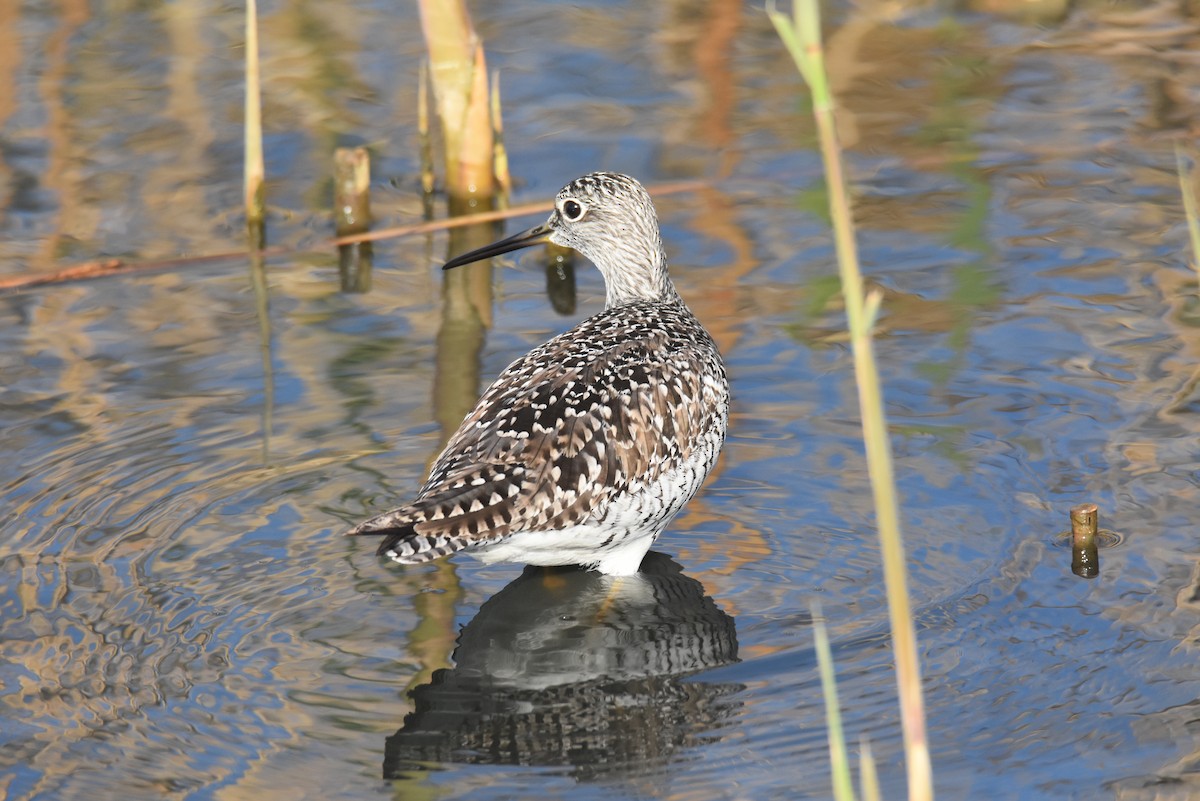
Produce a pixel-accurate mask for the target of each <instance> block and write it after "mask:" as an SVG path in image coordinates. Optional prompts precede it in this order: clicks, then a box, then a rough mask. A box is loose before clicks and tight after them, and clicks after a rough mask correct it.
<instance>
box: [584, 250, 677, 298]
mask: <svg viewBox="0 0 1200 801" xmlns="http://www.w3.org/2000/svg"><path fill="white" fill-rule="evenodd" d="M597 266H598V267H600V272H601V273H603V275H604V285H605V292H606V299H605V303H604V307H605V308H607V309H611V308H614V307H616V306H624V305H626V304H629V303H642V302H645V301H659V302H666V301H670V300H677V299H678V298H679V293H677V292H676V291H675V285H674V284H672V283H671V277H670V276H669V275H667V260H666V259H665V258H664V257H663V254H662V253H661V252H659V253H656V254H653V255H652V256H651V258H650V260H649V263H648V264H646V265H645V266H643V267H639V268H638V269H636V270H630V269H629V267H628V265H627V264H621V263H614V264H613V265H612V266H611V267H610V266H609V265H606V264H599V265H597Z"/></svg>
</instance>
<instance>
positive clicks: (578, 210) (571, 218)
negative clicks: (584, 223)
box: [559, 199, 587, 222]
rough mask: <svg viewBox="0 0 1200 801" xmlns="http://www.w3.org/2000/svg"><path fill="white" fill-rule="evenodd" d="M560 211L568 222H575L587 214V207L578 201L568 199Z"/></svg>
mask: <svg viewBox="0 0 1200 801" xmlns="http://www.w3.org/2000/svg"><path fill="white" fill-rule="evenodd" d="M559 211H560V212H561V213H562V216H563V217H564V218H566V220H567V222H575V221H576V220H578V219H579V218H581V217H582V216H583V215H584V213H586V212H587V207H586V206H584V205H583V204H582V203H580V202H579V201H578V200H571V199H567V200H564V201H563V203H562V206H561V208H560V209H559Z"/></svg>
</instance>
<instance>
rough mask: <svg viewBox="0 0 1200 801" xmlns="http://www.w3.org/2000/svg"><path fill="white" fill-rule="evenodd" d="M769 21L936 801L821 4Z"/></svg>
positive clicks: (921, 790)
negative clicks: (803, 106)
mask: <svg viewBox="0 0 1200 801" xmlns="http://www.w3.org/2000/svg"><path fill="white" fill-rule="evenodd" d="M768 14H769V16H770V18H771V22H772V23H773V24H774V25H775V29H776V31H777V32H778V33H779V38H780V39H782V40H783V43H784V45H786V47H787V48H788V51H789V53H790V54H791V56H792V59H793V61H795V62H796V68H797V69H798V70H799V71H800V74H801V75H802V76H803V78H804V80H805V81H806V82H807V84H808V86H809V90H810V91H811V92H812V105H813V116H814V117H815V119H816V122H817V131H818V134H819V137H820V142H821V159H822V161H823V163H824V167H825V178H826V183H827V185H828V189H829V208H830V215H831V217H832V218H833V229H834V243H835V246H836V249H837V257H838V271H839V274H840V276H841V284H842V295H843V297H844V299H845V304H846V317H847V319H848V324H849V329H850V344H851V348H852V351H853V354H854V375H855V379H856V382H857V385H858V400H859V410H860V413H861V414H862V421H863V422H862V425H863V442H864V445H865V447H866V453H867V470H868V473H869V475H870V478H871V489H872V493H873V496H874V502H875V517H876V521H877V525H878V528H879V539H880V545H881V550H882V554H883V573H884V582H885V584H886V586H887V599H888V617H889V620H890V622H891V630H892V645H893V648H894V651H895V656H896V685H897V690H898V693H899V696H900V715H901V721H902V726H903V732H904V752H905V765H906V769H907V773H908V796H909V798H910V799H914V800H916V799H919V801H931V799H932V798H933V769H932V766H931V762H930V758H929V741H928V738H927V736H926V731H925V701H924V697H923V695H922V689H921V668H920V663H919V661H918V659H917V643H916V627H915V625H914V624H913V616H912V609H911V607H910V605H909V599H908V571H907V567H906V565H905V557H904V543H903V539H902V537H901V533H900V515H899V504H898V502H897V499H896V485H895V478H894V475H893V470H892V452H891V443H890V441H889V440H888V430H887V422H886V419H885V417H884V413H883V397H882V392H881V389H880V384H879V371H878V369H877V367H876V363H875V350H874V345H873V341H872V335H873V329H874V324H875V317H876V314H877V313H878V311H879V304H880V299H881V296H880V295H879V293H877V292H872V293H871V295H870V296H866V297H864V293H863V281H862V274H861V271H860V270H859V266H858V249H857V245H856V243H855V239H854V220H853V218H852V217H851V214H850V200H849V193H848V190H847V187H846V177H845V170H844V167H843V163H842V155H841V146H840V144H839V142H838V137H837V128H836V126H835V123H834V98H833V95H832V93H831V92H830V89H829V83H828V79H827V77H826V75H825V62H824V52H823V50H822V47H821V27H820V18H819V15H818V10H817V2H816V0H794V5H793V16H792V18H790V19H789V18H788V17H787V16H786V15H784V14H782V13H780V12H778V11H776V10H774V8H773V7H771V6H768Z"/></svg>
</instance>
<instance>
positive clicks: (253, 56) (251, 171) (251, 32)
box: [243, 0, 266, 225]
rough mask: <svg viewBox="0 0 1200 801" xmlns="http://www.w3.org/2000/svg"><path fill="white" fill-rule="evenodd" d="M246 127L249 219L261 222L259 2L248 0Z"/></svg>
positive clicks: (244, 133)
mask: <svg viewBox="0 0 1200 801" xmlns="http://www.w3.org/2000/svg"><path fill="white" fill-rule="evenodd" d="M245 115H246V116H245V123H244V130H243V139H244V147H245V165H244V168H243V182H244V183H243V190H244V192H243V194H244V198H245V202H246V222H247V224H250V225H260V224H261V223H262V219H263V176H264V175H265V174H266V171H265V169H264V168H263V147H262V99H261V97H260V93H259V74H258V5H257V2H256V0H247V1H246V111H245Z"/></svg>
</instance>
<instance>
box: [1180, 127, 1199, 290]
mask: <svg viewBox="0 0 1200 801" xmlns="http://www.w3.org/2000/svg"><path fill="white" fill-rule="evenodd" d="M1175 169H1176V171H1177V172H1178V173H1179V194H1180V195H1182V196H1183V216H1184V218H1185V219H1186V220H1187V228H1188V238H1189V239H1190V240H1191V242H1192V269H1193V270H1195V271H1196V276H1197V279H1198V280H1200V215H1197V212H1196V191H1195V186H1194V185H1193V181H1192V170H1191V169H1190V168H1189V167H1188V164H1187V159H1185V158H1184V155H1183V149H1182V148H1181V147H1180V146H1179V145H1175Z"/></svg>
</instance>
